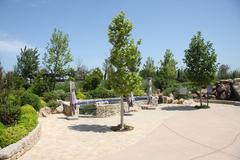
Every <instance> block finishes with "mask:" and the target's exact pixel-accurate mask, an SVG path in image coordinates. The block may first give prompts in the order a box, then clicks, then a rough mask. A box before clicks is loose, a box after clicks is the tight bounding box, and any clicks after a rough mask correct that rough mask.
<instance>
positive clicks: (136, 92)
mask: <svg viewBox="0 0 240 160" xmlns="http://www.w3.org/2000/svg"><path fill="white" fill-rule="evenodd" d="M133 95H134V96H143V95H144V90H143V89H140V88H137V89H135V90H133Z"/></svg>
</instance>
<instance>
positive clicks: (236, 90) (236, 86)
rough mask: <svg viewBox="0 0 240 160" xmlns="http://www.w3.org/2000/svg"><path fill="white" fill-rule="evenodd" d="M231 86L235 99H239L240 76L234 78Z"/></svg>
mask: <svg viewBox="0 0 240 160" xmlns="http://www.w3.org/2000/svg"><path fill="white" fill-rule="evenodd" d="M232 87H233V93H234V96H235V98H236V100H240V78H235V79H234V81H233V86H232Z"/></svg>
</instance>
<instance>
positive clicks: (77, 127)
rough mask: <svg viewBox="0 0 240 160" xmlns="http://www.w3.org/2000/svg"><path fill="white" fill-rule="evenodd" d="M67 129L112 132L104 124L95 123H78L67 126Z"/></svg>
mask: <svg viewBox="0 0 240 160" xmlns="http://www.w3.org/2000/svg"><path fill="white" fill-rule="evenodd" d="M68 128H69V129H71V130H75V131H80V132H97V133H106V132H112V130H111V128H110V127H109V126H106V125H97V124H91V125H89V124H79V125H74V126H68Z"/></svg>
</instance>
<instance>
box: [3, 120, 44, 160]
mask: <svg viewBox="0 0 240 160" xmlns="http://www.w3.org/2000/svg"><path fill="white" fill-rule="evenodd" d="M40 135H41V125H40V123H39V124H38V125H37V127H36V128H35V129H33V130H32V131H31V132H30V133H29V134H28V135H27V136H25V137H24V138H22V139H21V140H19V141H18V142H16V143H14V144H11V145H9V146H7V147H5V148H2V149H1V150H0V160H16V159H18V158H19V157H21V156H22V155H23V154H24V153H25V152H26V151H28V150H30V149H31V148H32V147H33V146H34V144H36V143H37V142H38V140H39V139H40Z"/></svg>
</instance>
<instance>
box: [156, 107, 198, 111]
mask: <svg viewBox="0 0 240 160" xmlns="http://www.w3.org/2000/svg"><path fill="white" fill-rule="evenodd" d="M161 109H162V110H165V111H193V110H197V109H196V108H194V106H167V107H162V108H161Z"/></svg>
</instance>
